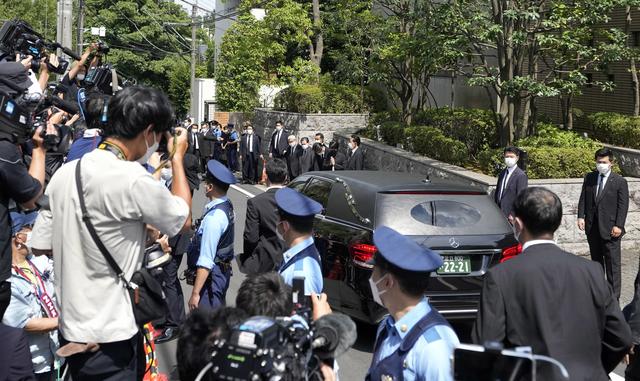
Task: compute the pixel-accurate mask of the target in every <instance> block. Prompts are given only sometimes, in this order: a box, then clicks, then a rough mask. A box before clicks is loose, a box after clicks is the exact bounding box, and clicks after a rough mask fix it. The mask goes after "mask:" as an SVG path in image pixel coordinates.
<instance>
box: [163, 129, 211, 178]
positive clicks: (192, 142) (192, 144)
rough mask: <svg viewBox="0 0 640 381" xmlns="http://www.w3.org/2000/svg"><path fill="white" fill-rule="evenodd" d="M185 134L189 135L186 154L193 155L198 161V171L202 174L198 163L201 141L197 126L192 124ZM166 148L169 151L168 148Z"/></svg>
mask: <svg viewBox="0 0 640 381" xmlns="http://www.w3.org/2000/svg"><path fill="white" fill-rule="evenodd" d="M187 132H188V133H189V136H188V138H189V148H187V152H188V153H190V154H192V155H194V156H195V157H196V158H197V159H198V167H199V171H200V172H202V168H203V167H202V165H201V164H202V163H201V162H200V159H201V155H200V143H201V142H202V141H201V140H200V131H199V130H198V125H197V124H192V125H191V126H190V127H189V129H188V130H187ZM167 148H169V149H171V148H170V147H167Z"/></svg>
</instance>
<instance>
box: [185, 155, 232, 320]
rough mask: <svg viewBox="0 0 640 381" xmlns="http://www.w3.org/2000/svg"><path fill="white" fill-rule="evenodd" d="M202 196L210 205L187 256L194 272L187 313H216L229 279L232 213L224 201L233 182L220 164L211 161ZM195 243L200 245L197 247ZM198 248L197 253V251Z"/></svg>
mask: <svg viewBox="0 0 640 381" xmlns="http://www.w3.org/2000/svg"><path fill="white" fill-rule="evenodd" d="M204 181H205V192H206V196H207V197H208V198H209V200H210V202H209V203H208V204H207V205H206V206H205V212H204V215H203V216H202V222H201V224H200V226H199V227H198V230H197V231H196V234H195V236H194V240H195V245H192V248H194V247H195V250H190V252H189V253H188V258H187V259H188V266H189V267H192V268H193V267H195V268H196V277H195V281H194V284H193V291H192V293H191V298H190V299H189V309H190V310H191V311H193V310H194V309H196V308H198V307H203V308H211V309H215V308H218V307H221V306H224V305H225V296H226V294H227V289H228V288H229V280H230V279H231V275H232V274H231V260H232V259H233V257H234V254H233V231H234V213H233V205H232V204H231V201H229V199H228V198H227V191H228V190H229V185H231V184H235V183H236V178H235V177H234V176H233V173H231V171H229V170H228V169H227V168H226V167H225V166H224V165H223V164H222V163H220V162H219V161H216V160H210V161H209V162H208V163H207V173H206V174H205V180H204ZM197 243H200V245H198V244H197ZM198 248H199V250H198Z"/></svg>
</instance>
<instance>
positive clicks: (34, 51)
mask: <svg viewBox="0 0 640 381" xmlns="http://www.w3.org/2000/svg"><path fill="white" fill-rule="evenodd" d="M58 48H59V49H61V50H62V51H63V52H64V53H65V54H67V55H69V56H70V57H72V58H73V59H75V60H79V59H80V57H79V56H78V55H77V54H75V53H74V52H73V51H72V50H71V49H68V48H66V47H64V46H62V45H60V44H59V43H57V42H55V41H49V40H47V39H45V38H44V37H43V36H42V35H41V34H39V33H38V32H36V31H35V30H33V28H32V27H31V26H30V25H29V24H27V23H26V22H24V21H22V20H12V21H7V22H5V23H4V24H2V28H0V50H1V51H2V53H3V55H4V56H13V55H14V54H16V53H19V54H20V56H21V58H22V59H24V58H26V57H27V56H32V57H33V60H32V61H31V70H33V72H35V73H37V72H38V71H39V70H40V64H41V62H45V63H46V64H47V68H48V69H49V71H51V72H53V73H56V74H64V72H66V71H67V68H68V67H69V61H67V60H64V59H62V58H58V64H57V65H56V66H54V65H53V63H51V62H50V61H49V54H51V53H54V52H55V51H56V49H58Z"/></svg>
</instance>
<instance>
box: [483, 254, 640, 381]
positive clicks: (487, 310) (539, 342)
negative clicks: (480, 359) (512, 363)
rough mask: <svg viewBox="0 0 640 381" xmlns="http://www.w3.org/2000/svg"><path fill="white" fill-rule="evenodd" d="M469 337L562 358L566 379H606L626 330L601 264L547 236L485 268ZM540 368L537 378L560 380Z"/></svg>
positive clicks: (624, 346)
mask: <svg viewBox="0 0 640 381" xmlns="http://www.w3.org/2000/svg"><path fill="white" fill-rule="evenodd" d="M472 339H473V341H474V342H476V343H484V342H485V341H488V340H491V341H498V342H502V343H504V344H505V347H507V348H511V347H516V346H531V347H532V348H533V353H535V354H540V355H545V356H551V357H553V358H554V359H556V360H558V361H560V362H561V363H562V364H563V365H564V366H565V367H566V368H567V370H568V371H569V375H570V377H571V380H607V374H609V373H610V372H611V371H612V370H613V369H614V368H615V367H616V366H617V364H618V363H619V361H620V360H621V359H622V357H623V356H624V355H625V354H626V353H627V350H628V349H629V347H630V346H631V331H630V329H629V326H628V325H627V323H626V322H625V321H624V318H623V316H622V312H621V311H620V307H619V306H618V301H617V300H616V298H615V297H614V295H613V293H612V291H611V288H610V286H609V285H608V284H607V281H606V280H605V278H604V272H603V270H602V266H601V265H600V264H599V263H597V262H592V261H589V260H586V259H584V258H580V257H578V256H576V255H574V254H571V253H567V252H565V251H563V250H561V249H560V248H559V247H557V246H556V245H554V244H550V243H547V244H539V245H534V246H531V247H528V248H527V249H526V250H525V251H524V252H523V253H522V254H520V255H518V256H517V257H515V258H513V259H510V260H508V261H506V262H504V263H502V264H499V265H498V266H495V267H493V268H491V269H490V270H489V271H488V272H487V273H486V274H485V278H484V284H483V287H482V296H481V301H480V307H479V311H478V315H477V319H476V323H475V326H474V328H473V332H472ZM544 370H545V371H546V372H545V373H542V375H541V377H538V379H540V380H559V379H560V378H559V377H558V374H557V373H552V374H550V373H549V372H550V371H549V369H547V368H546V367H545V368H544Z"/></svg>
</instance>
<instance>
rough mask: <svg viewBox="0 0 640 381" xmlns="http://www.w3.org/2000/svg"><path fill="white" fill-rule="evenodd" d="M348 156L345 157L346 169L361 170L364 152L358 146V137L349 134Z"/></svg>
mask: <svg viewBox="0 0 640 381" xmlns="http://www.w3.org/2000/svg"><path fill="white" fill-rule="evenodd" d="M349 152H350V153H349V158H348V159H347V170H348V171H362V170H363V169H364V154H363V153H362V149H361V148H360V137H359V136H357V135H351V138H349Z"/></svg>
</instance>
